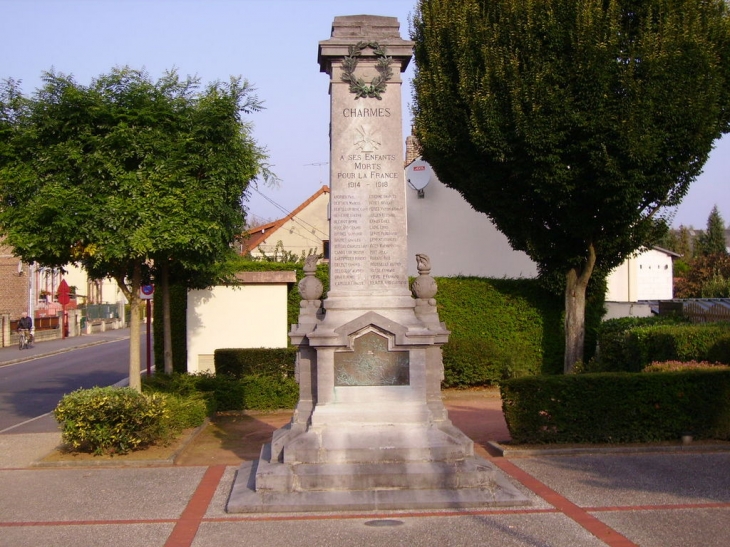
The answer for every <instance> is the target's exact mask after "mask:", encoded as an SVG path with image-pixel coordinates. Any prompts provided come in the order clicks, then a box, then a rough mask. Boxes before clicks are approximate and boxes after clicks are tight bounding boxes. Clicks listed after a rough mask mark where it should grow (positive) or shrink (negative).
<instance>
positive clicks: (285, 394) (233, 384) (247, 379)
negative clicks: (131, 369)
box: [143, 373, 299, 413]
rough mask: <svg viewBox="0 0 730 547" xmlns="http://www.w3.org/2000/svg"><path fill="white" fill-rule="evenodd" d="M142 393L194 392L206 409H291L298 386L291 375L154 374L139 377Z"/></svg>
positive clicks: (297, 395)
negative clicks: (204, 402)
mask: <svg viewBox="0 0 730 547" xmlns="http://www.w3.org/2000/svg"><path fill="white" fill-rule="evenodd" d="M143 389H144V391H145V392H148V391H149V392H161V393H166V394H173V395H178V396H182V397H191V396H193V395H196V396H197V397H199V398H201V399H203V400H205V401H206V403H207V408H208V412H209V413H210V412H214V411H228V410H274V409H278V408H286V409H290V408H294V407H295V406H296V403H297V401H298V400H299V385H298V384H297V383H296V381H295V380H294V378H293V377H292V376H282V375H280V374H279V375H263V374H249V375H245V376H242V377H240V378H236V377H233V376H231V375H228V374H218V375H214V374H208V373H201V374H177V373H176V374H171V375H169V376H168V375H166V374H155V375H154V376H153V377H152V378H149V379H144V380H143Z"/></svg>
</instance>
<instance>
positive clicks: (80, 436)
mask: <svg viewBox="0 0 730 547" xmlns="http://www.w3.org/2000/svg"><path fill="white" fill-rule="evenodd" d="M167 412H168V410H167V409H166V406H165V402H164V399H163V397H161V396H159V395H155V394H152V395H143V394H141V393H138V392H137V391H135V390H133V389H130V388H113V387H103V388H100V387H95V388H92V389H79V390H76V391H74V392H73V393H70V394H68V395H65V396H64V397H63V398H62V399H61V401H60V402H59V403H58V406H57V407H56V409H55V410H54V416H55V417H56V420H57V421H58V422H59V423H60V424H61V430H62V436H63V441H64V442H65V443H66V444H68V445H69V446H71V447H72V448H73V449H76V450H81V451H89V452H94V453H95V454H104V453H108V454H113V453H119V454H124V453H126V452H129V451H130V450H136V449H138V448H141V447H143V446H146V445H148V444H152V443H154V442H156V441H158V440H160V438H162V437H163V436H164V432H165V424H164V419H165V417H166V415H167Z"/></svg>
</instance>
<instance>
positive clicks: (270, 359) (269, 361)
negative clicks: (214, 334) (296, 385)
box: [215, 347, 297, 378]
mask: <svg viewBox="0 0 730 547" xmlns="http://www.w3.org/2000/svg"><path fill="white" fill-rule="evenodd" d="M296 355H297V352H296V349H295V348H291V347H290V348H246V349H217V350H215V372H216V374H225V375H228V376H233V377H234V378H241V377H243V376H250V375H252V374H262V375H266V376H282V377H287V376H294V361H295V359H296Z"/></svg>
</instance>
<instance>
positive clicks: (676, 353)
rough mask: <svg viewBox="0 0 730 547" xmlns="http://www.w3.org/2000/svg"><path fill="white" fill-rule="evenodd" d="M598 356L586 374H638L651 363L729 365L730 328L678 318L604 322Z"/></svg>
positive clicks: (724, 325) (725, 325)
mask: <svg viewBox="0 0 730 547" xmlns="http://www.w3.org/2000/svg"><path fill="white" fill-rule="evenodd" d="M604 325H605V326H603V327H602V328H601V334H600V337H599V345H600V356H599V359H598V360H597V362H596V363H593V364H591V367H589V368H588V370H589V371H627V372H639V371H641V370H642V369H643V368H644V367H645V366H646V365H648V364H650V363H652V362H654V361H710V362H720V363H728V364H730V351H729V350H730V325H728V324H722V323H710V324H707V323H703V324H689V323H687V322H686V321H684V320H682V319H680V318H672V317H669V318H661V317H658V318H644V319H638V318H624V319H618V320H611V321H606V322H605V324H604Z"/></svg>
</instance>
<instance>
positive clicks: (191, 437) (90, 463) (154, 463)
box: [29, 418, 210, 468]
mask: <svg viewBox="0 0 730 547" xmlns="http://www.w3.org/2000/svg"><path fill="white" fill-rule="evenodd" d="M209 424H210V419H209V418H205V420H204V421H203V423H202V424H201V425H199V426H198V427H196V428H195V429H193V430H192V431H191V432H190V433H188V435H187V436H186V438H185V440H184V441H183V442H182V444H181V445H180V446H179V447H178V448H177V449H176V450H175V451H174V452H173V453H172V454H170V456H169V457H167V458H160V459H156V460H87V461H72V460H68V461H57V462H44V461H43V458H45V457H47V456H48V455H49V454H53V453H54V452H55V451H56V450H57V449H58V447H56V448H54V449H53V450H51V451H50V452H48V453H47V454H45V455H44V456H43V458H41V459H40V460H37V461H34V462H31V464H30V466H29V467H35V468H68V467H116V468H119V467H169V466H173V465H175V461H176V460H177V459H178V458H179V457H180V455H181V454H182V453H183V452H184V451H185V449H186V448H187V447H188V446H190V444H191V443H192V442H193V441H195V439H197V438H198V436H199V435H200V434H201V433H202V432H203V430H204V429H205V428H206V427H208V425H209Z"/></svg>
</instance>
